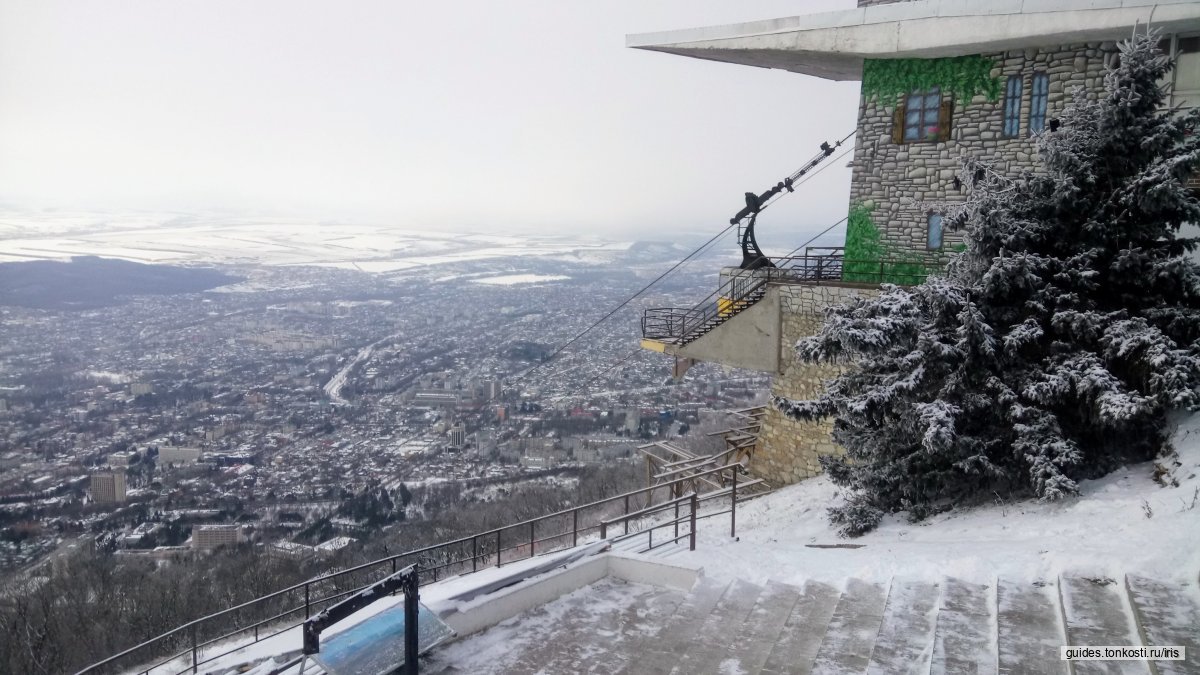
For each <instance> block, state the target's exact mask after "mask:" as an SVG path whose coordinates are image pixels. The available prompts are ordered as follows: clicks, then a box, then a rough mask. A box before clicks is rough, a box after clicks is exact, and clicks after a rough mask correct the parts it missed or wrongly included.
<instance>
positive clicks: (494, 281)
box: [472, 274, 571, 286]
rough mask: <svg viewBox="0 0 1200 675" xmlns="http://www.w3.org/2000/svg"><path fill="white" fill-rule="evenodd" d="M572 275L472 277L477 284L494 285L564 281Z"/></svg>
mask: <svg viewBox="0 0 1200 675" xmlns="http://www.w3.org/2000/svg"><path fill="white" fill-rule="evenodd" d="M570 278H571V277H568V276H564V275H562V274H508V275H505V276H502V277H488V278H486V279H472V281H474V282H475V283H477V284H490V285H493V286H512V285H514V284H536V283H539V282H543V281H562V280H563V279H570Z"/></svg>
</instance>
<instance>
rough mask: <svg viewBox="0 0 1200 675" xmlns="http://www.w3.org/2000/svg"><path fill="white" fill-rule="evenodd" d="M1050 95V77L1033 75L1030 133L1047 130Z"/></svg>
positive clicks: (1030, 102)
mask: <svg viewBox="0 0 1200 675" xmlns="http://www.w3.org/2000/svg"><path fill="white" fill-rule="evenodd" d="M1049 93H1050V76H1048V75H1046V73H1034V74H1033V92H1032V95H1031V98H1030V101H1029V133H1031V134H1032V133H1037V132H1039V131H1041V130H1043V129H1045V128H1046V97H1047V95H1048V94H1049Z"/></svg>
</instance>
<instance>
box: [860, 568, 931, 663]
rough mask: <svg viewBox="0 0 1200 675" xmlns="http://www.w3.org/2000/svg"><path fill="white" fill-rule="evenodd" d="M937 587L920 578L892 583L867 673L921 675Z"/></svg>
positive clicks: (928, 652)
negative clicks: (919, 579) (918, 579)
mask: <svg viewBox="0 0 1200 675" xmlns="http://www.w3.org/2000/svg"><path fill="white" fill-rule="evenodd" d="M940 602H941V588H940V587H939V585H938V584H932V583H928V582H924V581H915V582H914V581H908V582H895V581H894V582H892V586H891V590H890V591H889V592H888V598H887V607H886V608H885V609H884V612H883V620H882V623H881V625H880V628H879V635H878V636H877V637H876V638H875V649H874V650H873V651H872V652H871V660H870V662H869V663H868V664H867V673H868V674H869V675H895V674H898V673H906V674H908V675H918V674H920V675H924V674H925V673H928V672H929V666H930V663H931V662H932V659H933V632H934V628H935V627H936V626H937V616H938V605H939V604H940Z"/></svg>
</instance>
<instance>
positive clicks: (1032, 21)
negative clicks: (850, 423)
mask: <svg viewBox="0 0 1200 675" xmlns="http://www.w3.org/2000/svg"><path fill="white" fill-rule="evenodd" d="M1135 24H1136V25H1139V26H1142V27H1143V28H1144V27H1145V26H1147V25H1151V26H1153V27H1155V28H1157V29H1158V30H1160V31H1162V34H1163V36H1164V40H1163V48H1164V50H1165V51H1166V52H1167V53H1169V54H1170V55H1171V56H1172V57H1173V58H1175V59H1176V62H1177V66H1176V69H1175V72H1174V74H1173V75H1172V81H1171V82H1165V83H1164V85H1166V86H1168V87H1170V91H1171V101H1170V102H1171V104H1172V105H1177V106H1180V107H1193V106H1196V105H1200V3H1197V2H1194V0H1176V1H1170V0H1167V1H1165V2H1163V1H1155V0H858V7H857V8H856V9H852V10H845V11H839V12H827V13H821V14H809V15H804V16H795V17H786V18H779V19H771V20H766V21H756V22H750V23H745V24H736V25H728V26H713V27H706V28H697V29H688V30H678V31H667V32H662V33H651V34H642V35H631V36H629V37H628V38H627V44H628V46H630V47H634V48H638V49H646V50H651V51H659V52H666V53H670V54H678V55H683V56H690V57H693V58H699V59H706V60H712V61H722V62H727V63H735V64H742V65H748V66H755V67H760V68H778V69H783V70H788V71H791V72H795V73H799V74H801V75H804V76H811V77H821V78H825V79H831V80H855V81H860V82H861V83H862V85H861V90H860V96H859V106H858V119H857V125H856V132H855V145H854V155H853V157H854V159H853V162H852V167H853V170H852V174H851V179H850V180H851V185H850V203H849V204H848V205H847V226H846V241H845V244H844V246H843V247H841V248H839V249H835V250H824V251H816V252H809V253H808V254H806V255H805V256H804V257H803V258H800V259H798V260H791V261H788V262H787V263H783V262H780V264H779V266H777V267H767V268H764V269H728V270H724V271H723V273H722V284H721V287H720V288H719V290H718V292H717V294H716V295H717V300H716V302H710V303H704V304H702V305H698V306H696V307H691V308H679V309H655V310H648V312H647V314H646V316H645V319H644V321H643V346H644V347H646V348H648V349H652V350H654V351H659V352H663V353H666V354H671V355H673V356H674V357H675V359H676V371H675V372H676V373H677V374H681V373H682V372H683V371H685V370H686V369H687V367H688V366H689V365H690V364H692V363H694V362H696V361H714V362H720V363H723V364H726V365H731V366H737V367H743V368H752V369H756V370H760V371H765V372H771V373H774V374H775V378H774V380H773V384H772V394H774V395H778V396H785V397H788V398H798V399H808V398H813V397H815V396H816V395H817V394H818V393H819V392H820V389H821V386H822V382H823V381H824V380H826V379H828V378H829V377H831V376H833V375H834V374H835V371H833V370H831V369H829V368H827V367H814V366H809V365H805V364H797V363H795V362H794V359H793V349H792V347H793V345H794V344H795V342H796V340H797V339H798V338H800V337H803V336H805V335H811V334H813V332H814V331H815V330H816V329H817V328H818V327H819V326H820V322H821V320H822V318H821V317H822V316H823V313H824V309H825V307H827V306H829V305H830V304H831V303H838V302H841V301H844V300H846V299H847V298H848V297H851V296H853V295H856V294H863V293H873V292H875V289H876V288H878V285H879V283H880V282H890V283H899V284H911V283H918V282H920V281H921V280H922V279H924V278H925V276H926V275H928V274H929V273H931V272H933V271H935V270H937V269H938V268H939V267H940V266H941V265H943V264H944V263H945V261H946V260H947V258H948V256H949V255H950V254H951V253H952V252H953V250H954V248H955V246H956V244H958V243H959V240H958V236H957V234H956V233H954V232H952V231H950V228H949V227H948V223H946V222H945V217H944V216H945V211H946V210H947V207H948V205H952V204H953V203H954V202H958V201H962V200H964V199H965V198H966V195H967V192H968V191H969V190H970V179H969V177H968V180H963V177H962V176H961V175H960V166H961V161H962V159H963V158H964V157H974V158H978V159H982V160H985V161H988V162H990V163H991V165H992V167H993V169H994V170H996V171H998V172H1001V173H1003V174H1006V175H1018V174H1019V173H1020V172H1022V171H1026V170H1034V169H1036V148H1035V143H1034V138H1035V136H1036V135H1037V134H1044V133H1053V130H1054V129H1055V128H1056V127H1057V125H1058V119H1057V118H1058V116H1059V115H1060V114H1061V112H1062V110H1063V109H1064V107H1065V106H1066V105H1067V103H1068V102H1069V100H1070V98H1071V97H1072V96H1073V95H1075V92H1076V91H1079V92H1080V93H1082V94H1083V95H1084V96H1095V95H1097V94H1098V93H1099V92H1101V91H1102V88H1103V78H1104V73H1105V69H1106V67H1108V66H1109V65H1111V64H1112V63H1113V61H1114V59H1116V58H1119V54H1118V51H1117V42H1118V41H1119V40H1121V39H1123V38H1126V37H1128V36H1129V35H1130V34H1131V32H1132V30H1133V29H1134V26H1135ZM831 131H833V130H831ZM837 131H840V130H837ZM777 262H778V261H777ZM833 452H838V448H837V447H836V446H835V445H834V444H833V443H832V441H831V439H830V438H829V428H828V426H827V425H822V424H803V423H799V422H796V421H794V420H791V419H788V418H786V417H784V416H783V415H782V414H781V413H779V412H778V411H775V410H773V409H768V410H767V411H766V414H765V416H764V417H763V421H762V426H761V430H760V431H759V437H758V441H757V444H756V447H755V451H754V459H753V460H752V462H751V467H750V468H751V470H752V471H754V472H756V473H758V474H759V475H761V476H762V477H763V478H765V479H767V480H768V481H770V482H772V483H773V484H777V485H778V484H788V483H792V482H795V481H797V480H800V479H802V478H806V477H809V476H811V475H813V474H815V473H817V472H818V471H819V470H820V469H819V464H818V462H817V457H818V456H819V455H820V454H825V453H833Z"/></svg>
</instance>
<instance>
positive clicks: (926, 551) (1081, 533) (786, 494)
mask: <svg viewBox="0 0 1200 675" xmlns="http://www.w3.org/2000/svg"><path fill="white" fill-rule="evenodd" d="M1172 443H1173V445H1174V447H1175V449H1176V451H1177V453H1178V456H1177V457H1176V458H1173V459H1174V461H1162V462H1160V463H1162V464H1164V465H1171V466H1170V467H1169V468H1170V469H1171V471H1170V474H1169V476H1168V479H1167V480H1168V482H1169V481H1170V480H1172V479H1173V480H1174V481H1176V482H1178V486H1177V487H1163V486H1161V485H1159V484H1158V483H1156V482H1155V481H1154V480H1153V476H1154V472H1155V463H1154V462H1147V463H1144V464H1136V465H1131V466H1127V467H1125V468H1123V469H1121V470H1119V471H1116V472H1115V473H1112V474H1110V475H1108V476H1106V477H1104V478H1102V479H1099V480H1094V481H1085V482H1084V483H1083V484H1082V486H1081V487H1082V495H1081V496H1080V497H1077V498H1071V499H1067V500H1065V501H1062V502H1055V503H1038V502H1037V501H1036V500H1027V501H1020V502H1013V503H1005V502H1002V501H1000V500H996V502H995V503H993V504H991V505H988V506H983V507H977V508H974V509H969V510H961V511H955V512H951V513H946V514H941V515H939V516H935V517H933V518H930V519H928V520H926V521H924V522H921V523H915V524H914V523H909V522H908V521H907V520H906V519H904V518H902V517H889V518H887V519H885V520H884V522H883V524H881V525H880V527H879V528H878V529H877V530H876V531H874V532H871V533H868V534H866V535H864V536H862V537H859V538H857V539H842V538H839V537H838V536H837V534H836V533H835V531H834V528H833V527H831V526H830V525H829V522H828V520H827V519H826V517H825V509H826V508H827V507H829V506H830V505H832V504H835V503H837V500H838V497H837V489H836V488H835V487H834V486H833V485H832V484H831V483H830V482H829V480H828V479H827V478H824V477H820V478H814V479H811V480H808V481H804V482H802V483H800V484H798V485H794V486H791V487H788V488H785V489H782V490H779V491H778V492H776V493H773V494H771V495H767V496H766V497H763V498H761V499H758V500H755V501H753V502H750V503H747V504H745V505H743V506H741V507H739V509H738V517H737V522H738V538H739V539H740V541H732V540H730V539H729V536H728V530H725V531H721V529H720V528H717V527H707V528H706V527H701V528H700V536H699V540H700V541H699V543H698V545H697V550H696V551H695V552H693V553H687V554H683V555H681V556H679V559H683V560H687V561H694V562H696V563H698V564H701V565H703V566H704V568H705V571H706V573H707V574H709V575H718V576H721V577H728V578H742V579H748V580H751V581H755V582H758V583H762V582H765V581H766V580H767V579H768V578H771V579H775V580H777V581H783V582H789V583H800V582H803V581H805V580H809V579H814V580H820V581H829V582H834V583H838V582H840V581H842V580H844V579H846V578H849V577H858V578H862V579H876V580H881V581H882V580H886V579H888V578H889V577H893V576H895V577H898V578H904V579H927V580H937V579H940V578H942V577H946V576H950V577H956V578H960V579H964V580H971V581H978V582H981V583H990V582H991V581H993V580H994V579H995V578H996V577H998V576H1003V577H1005V578H1010V579H1026V580H1034V579H1044V578H1051V577H1054V576H1056V575H1059V574H1086V575H1092V576H1108V577H1111V578H1115V579H1119V578H1122V576H1123V575H1125V574H1127V573H1128V574H1139V575H1143V576H1147V577H1152V578H1157V579H1180V580H1182V579H1190V580H1193V581H1195V580H1196V578H1197V574H1200V414H1197V415H1193V416H1190V417H1187V418H1185V419H1183V420H1182V421H1181V423H1180V424H1179V425H1178V428H1177V429H1176V431H1175V433H1174V435H1173V437H1172ZM1176 463H1177V465H1175V464H1176ZM720 520H722V519H716V522H719V521H720ZM710 522H712V521H710ZM829 544H836V545H850V546H861V548H813V547H812V545H829Z"/></svg>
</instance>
